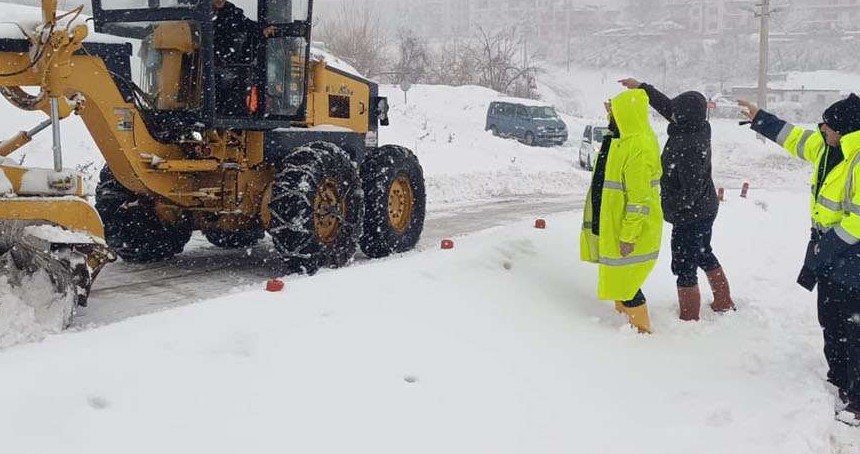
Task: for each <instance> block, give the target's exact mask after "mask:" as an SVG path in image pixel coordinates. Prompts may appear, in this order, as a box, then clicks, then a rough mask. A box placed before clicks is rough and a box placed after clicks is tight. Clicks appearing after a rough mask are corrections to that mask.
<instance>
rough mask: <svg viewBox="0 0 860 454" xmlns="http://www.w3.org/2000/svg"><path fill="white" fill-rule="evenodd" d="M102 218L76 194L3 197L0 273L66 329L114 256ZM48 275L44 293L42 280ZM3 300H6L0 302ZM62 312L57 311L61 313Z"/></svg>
mask: <svg viewBox="0 0 860 454" xmlns="http://www.w3.org/2000/svg"><path fill="white" fill-rule="evenodd" d="M103 236H104V233H103V230H102V225H101V220H100V219H99V216H98V214H97V213H96V211H95V210H94V209H93V208H92V206H90V205H89V204H88V203H87V202H86V201H84V200H83V199H80V198H77V197H68V198H49V197H48V198H38V197H13V198H7V199H0V275H2V277H3V279H4V282H3V283H4V284H5V285H8V286H9V287H10V288H12V289H13V290H14V292H15V293H16V294H17V295H18V298H19V300H20V301H23V302H24V303H26V304H28V305H30V306H31V307H32V308H33V309H34V310H35V312H37V313H38V312H40V311H41V312H50V313H52V314H54V315H55V317H54V318H56V319H57V320H56V321H55V323H56V324H59V325H61V326H57V327H56V328H57V329H62V328H65V327H67V326H68V325H69V324H70V323H71V321H72V317H73V316H74V313H75V309H76V308H77V306H86V305H87V298H88V297H89V292H90V287H91V286H92V283H93V280H95V278H96V276H97V275H98V273H99V271H101V269H102V268H103V267H104V265H106V264H107V263H109V262H111V261H113V260H115V259H116V256H115V255H114V253H113V252H111V251H110V250H109V249H108V247H107V245H106V244H105V243H104V240H103ZM40 278H41V279H43V280H44V279H45V278H47V281H48V283H49V284H50V286H51V287H52V288H51V289H49V290H52V291H46V289H45V288H44V287H45V285H44V284H43V285H39V284H40V283H39V282H38V279H40ZM0 304H2V302H0ZM57 314H59V315H57Z"/></svg>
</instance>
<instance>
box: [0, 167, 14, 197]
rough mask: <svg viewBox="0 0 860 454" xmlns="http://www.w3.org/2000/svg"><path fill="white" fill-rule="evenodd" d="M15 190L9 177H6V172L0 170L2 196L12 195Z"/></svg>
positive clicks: (0, 192)
mask: <svg viewBox="0 0 860 454" xmlns="http://www.w3.org/2000/svg"><path fill="white" fill-rule="evenodd" d="M14 190H15V188H14V187H12V182H11V181H9V177H7V176H6V172H4V171H3V169H0V194H3V195H5V194H12V191H14Z"/></svg>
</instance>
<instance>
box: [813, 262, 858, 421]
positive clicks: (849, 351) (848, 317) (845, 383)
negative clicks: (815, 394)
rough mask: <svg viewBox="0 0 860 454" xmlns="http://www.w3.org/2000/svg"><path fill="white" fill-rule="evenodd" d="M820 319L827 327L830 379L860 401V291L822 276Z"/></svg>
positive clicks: (819, 291) (856, 400) (825, 352)
mask: <svg viewBox="0 0 860 454" xmlns="http://www.w3.org/2000/svg"><path fill="white" fill-rule="evenodd" d="M818 322H819V323H820V324H821V327H822V328H824V357H825V358H827V365H828V366H829V367H830V370H829V371H828V372H827V379H828V381H830V383H832V384H833V385H834V386H836V387H837V388H839V389H840V390H841V391H842V392H843V393H844V394H845V395H846V396H847V397H848V399H849V400H850V401H851V402H854V403H855V404H857V403H860V290H857V289H852V288H849V287H845V286H843V285H840V284H838V283H836V282H832V281H830V280H829V279H827V278H826V277H824V278H822V277H820V278H819V280H818Z"/></svg>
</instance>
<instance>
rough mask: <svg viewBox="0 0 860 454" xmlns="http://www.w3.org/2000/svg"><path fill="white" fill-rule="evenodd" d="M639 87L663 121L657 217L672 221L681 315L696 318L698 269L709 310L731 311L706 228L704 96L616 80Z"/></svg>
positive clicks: (712, 192)
mask: <svg viewBox="0 0 860 454" xmlns="http://www.w3.org/2000/svg"><path fill="white" fill-rule="evenodd" d="M620 82H621V84H622V85H624V86H625V87H627V88H630V89H634V88H641V89H643V90H645V92H646V93H647V94H648V98H649V100H650V104H651V107H653V108H654V109H655V110H656V111H657V112H658V113H660V115H662V116H663V117H665V118H666V120H668V121H669V129H668V133H669V140H668V141H667V142H666V147H665V148H664V149H663V156H662V163H663V177H662V178H661V179H660V186H661V198H662V205H663V213H664V214H663V216H664V218H665V219H666V222H668V223H670V224H672V273H673V274H675V275H676V276H678V280H677V284H678V303H679V307H680V318H681V320H698V319H699V312H700V309H701V293H700V292H699V283H698V269H699V268H701V269H702V270H704V271H705V274H706V275H707V276H708V281H709V283H710V285H711V290H712V291H713V295H714V301H713V303H711V309H713V310H714V311H715V312H728V311H732V310H735V304H734V302H733V301H732V298H731V293H730V290H729V282H728V279H727V278H726V275H725V272H724V271H723V268H722V266H721V265H720V262H719V260H718V259H717V257H716V256H715V255H714V252H713V250H712V248H711V233H712V230H713V226H714V221H715V220H716V218H717V212H718V210H719V205H720V201H719V199H718V197H717V191H716V188H715V187H714V180H713V177H712V173H711V125H710V123H709V122H708V102H707V99H706V98H705V96H704V95H702V94H701V93H699V92H695V91H688V92H685V93H682V94H680V95H678V96H677V97H675V98H674V99H669V97H667V96H666V95H664V94H663V93H661V92H660V91H659V90H657V89H656V88H654V87H653V86H652V85H649V84H647V83H641V82H639V81H637V80H635V79H624V80H621V81H620Z"/></svg>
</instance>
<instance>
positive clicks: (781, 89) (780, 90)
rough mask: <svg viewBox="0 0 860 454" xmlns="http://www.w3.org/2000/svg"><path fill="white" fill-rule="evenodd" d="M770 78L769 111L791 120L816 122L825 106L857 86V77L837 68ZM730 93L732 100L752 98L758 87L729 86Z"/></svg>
mask: <svg viewBox="0 0 860 454" xmlns="http://www.w3.org/2000/svg"><path fill="white" fill-rule="evenodd" d="M769 79H770V81H769V82H768V90H767V102H768V110H771V111H773V112H775V113H777V114H779V115H781V116H784V117H786V119H789V120H792V121H805V122H816V121H819V119H820V118H821V114H822V113H823V112H824V110H825V109H827V107H829V106H830V105H831V104H833V103H834V102H836V101H839V100H840V99H842V98H844V97H845V96H847V95H848V94H849V93H851V92H852V91H856V90H858V88H860V77H858V76H856V75H853V74H846V73H841V72H838V71H814V72H805V73H789V74H780V75H771V76H770V77H769ZM731 95H732V97H733V98H735V99H749V100H755V99H756V98H757V97H758V88H757V87H756V86H754V85H745V86H736V87H732V93H731Z"/></svg>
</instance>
